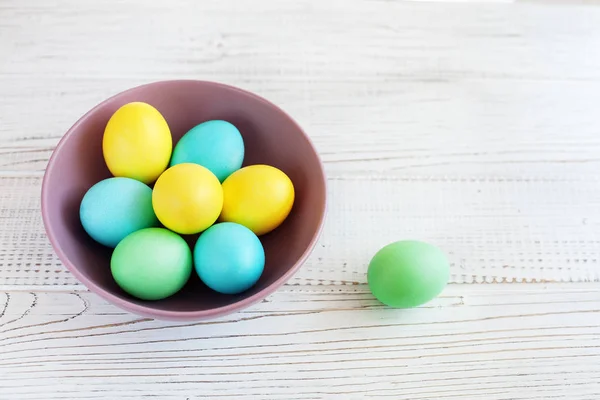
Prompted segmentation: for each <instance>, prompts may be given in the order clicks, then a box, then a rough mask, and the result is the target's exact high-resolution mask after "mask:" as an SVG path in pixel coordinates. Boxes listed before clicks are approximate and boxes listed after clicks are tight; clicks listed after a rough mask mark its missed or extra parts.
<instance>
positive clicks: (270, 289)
mask: <svg viewBox="0 0 600 400" xmlns="http://www.w3.org/2000/svg"><path fill="white" fill-rule="evenodd" d="M177 83H179V84H186V83H188V84H201V85H207V86H213V87H218V88H222V89H227V90H232V91H235V92H238V93H240V94H243V95H246V96H250V97H252V98H254V99H255V100H257V101H259V102H262V103H265V104H266V105H267V106H269V107H272V108H275V109H276V110H277V111H279V112H280V113H282V114H283V115H284V116H285V117H286V118H288V119H289V120H290V121H291V122H292V124H293V125H294V126H295V127H296V129H297V130H298V131H299V132H301V133H302V135H303V136H304V138H305V139H306V140H307V142H308V144H309V146H310V147H311V149H312V151H313V152H314V154H315V156H316V157H317V160H318V166H319V170H320V175H321V177H322V180H323V186H324V190H325V196H324V204H323V209H322V212H321V215H320V217H319V224H318V227H317V231H316V232H315V234H314V235H313V238H312V239H311V241H310V242H309V244H308V246H307V247H306V249H305V250H304V252H303V253H302V255H301V256H300V257H299V258H298V260H296V262H295V263H294V265H293V266H292V267H291V268H290V269H288V270H287V271H286V272H285V273H284V274H283V275H282V276H281V277H279V278H278V279H277V280H276V281H274V282H273V283H272V284H270V285H269V286H267V287H265V288H264V289H262V290H260V291H258V292H256V293H254V294H253V295H252V296H250V297H247V298H244V299H242V300H239V301H236V302H235V303H231V304H228V305H225V306H221V307H216V308H211V309H208V310H201V311H170V310H161V309H156V308H153V307H152V306H146V305H141V304H136V303H133V302H131V301H129V300H127V299H123V298H120V297H117V296H116V295H114V294H112V293H110V292H108V291H106V290H104V289H103V288H101V287H100V286H99V285H97V284H96V283H95V282H94V281H93V280H90V279H88V278H87V277H86V276H85V275H83V274H82V273H81V272H80V271H79V269H78V268H77V267H76V266H75V265H73V264H72V263H71V262H70V261H69V259H68V257H67V255H66V254H65V252H64V251H63V249H62V248H61V246H60V245H59V244H58V240H57V236H56V234H55V232H54V229H53V228H52V225H51V224H50V222H49V211H48V204H47V203H48V197H49V191H50V189H49V187H48V179H49V178H48V176H49V175H50V174H49V172H51V171H52V170H53V169H54V164H55V163H56V159H57V157H58V154H59V153H60V150H61V149H62V147H64V145H65V143H66V142H67V141H68V140H69V138H70V137H71V136H72V135H73V134H74V132H75V131H76V130H77V129H78V128H79V126H80V125H81V124H82V123H83V122H84V121H85V120H87V119H88V118H89V117H90V116H91V115H92V114H93V113H95V112H96V110H97V109H98V108H100V107H101V106H103V105H104V104H106V103H109V102H111V101H112V100H114V99H115V98H117V97H119V96H122V95H124V94H127V93H130V92H133V91H136V90H139V89H142V88H144V87H148V86H154V85H163V84H177ZM327 186H328V185H327V176H326V174H325V168H324V166H323V161H322V160H321V157H320V155H319V153H318V151H317V149H316V146H315V145H314V143H313V141H312V140H311V138H310V137H309V136H308V135H307V133H306V132H305V131H304V129H302V127H301V126H300V125H299V124H298V123H297V122H296V120H295V119H294V118H292V116H290V115H289V114H288V113H287V112H286V111H284V110H283V109H281V108H280V107H279V106H277V105H276V104H274V103H272V102H271V101H269V100H267V99H265V98H263V97H261V96H259V95H257V94H254V93H252V92H250V91H247V90H244V89H240V88H238V87H235V86H232V85H228V84H224V83H219V82H214V81H205V80H194V79H173V80H161V81H154V82H150V83H145V84H142V85H138V86H134V87H132V88H129V89H127V90H124V91H121V92H119V93H116V94H114V95H112V96H110V97H108V98H107V99H106V100H104V101H102V102H100V103H98V104H96V105H95V106H94V107H92V108H91V109H90V110H89V111H87V112H86V113H85V114H83V116H81V117H80V118H79V119H78V120H77V121H76V122H75V123H74V124H73V125H72V126H71V127H70V128H69V129H68V130H67V132H66V133H65V134H64V135H63V137H62V138H61V139H60V141H59V142H58V144H57V145H56V147H55V148H54V150H53V151H52V155H51V156H50V159H49V160H48V164H47V165H46V169H45V170H44V177H43V179H42V191H41V212H42V220H43V223H44V229H45V231H46V236H47V237H48V239H49V240H50V243H51V245H52V248H53V249H54V251H55V253H56V255H57V256H58V258H59V259H60V261H61V262H62V263H63V264H64V265H65V266H66V267H67V269H68V270H69V271H70V272H71V273H72V274H73V275H74V276H75V278H77V280H79V282H81V283H82V284H83V285H84V286H85V287H87V288H88V289H89V290H90V291H91V292H93V293H96V294H97V295H99V296H100V297H102V298H103V299H105V300H106V301H108V302H109V303H111V304H113V305H115V306H117V307H119V308H121V309H124V310H126V311H129V312H132V313H134V314H138V315H141V316H145V317H151V318H154V319H164V320H181V321H191V320H202V319H207V318H211V317H217V316H224V315H226V314H231V313H233V312H235V311H239V310H242V309H245V308H247V307H250V306H252V305H254V304H256V303H258V302H259V301H261V300H263V299H264V298H265V297H267V296H268V295H270V294H272V293H274V292H275V291H276V290H277V289H279V288H280V287H281V286H283V285H284V284H285V283H286V282H287V281H288V280H289V279H290V278H291V277H292V276H293V275H294V274H295V273H296V272H297V271H298V269H300V267H301V266H302V265H303V264H304V263H305V262H306V260H307V258H308V257H309V255H310V254H311V253H312V251H313V249H314V247H315V245H316V244H317V242H318V241H319V238H320V236H321V234H322V232H323V227H324V224H325V218H326V215H327V211H328V210H327V209H328V206H327V191H328V188H327Z"/></svg>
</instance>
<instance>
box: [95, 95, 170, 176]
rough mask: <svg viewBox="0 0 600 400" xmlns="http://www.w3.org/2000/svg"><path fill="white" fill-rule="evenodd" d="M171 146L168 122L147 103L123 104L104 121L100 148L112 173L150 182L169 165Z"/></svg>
mask: <svg viewBox="0 0 600 400" xmlns="http://www.w3.org/2000/svg"><path fill="white" fill-rule="evenodd" d="M172 150H173V139H172V138H171V131H170V130H169V125H167V121H166V120H165V119H164V117H163V116H162V115H161V113H160V112H158V110H157V109H156V108H154V107H152V106H151V105H150V104H146V103H141V102H134V103H128V104H125V105H124V106H122V107H121V108H119V109H118V110H117V111H116V112H115V113H114V114H113V115H112V117H110V120H109V121H108V124H106V129H105V130H104V137H103V139H102V151H103V153H104V160H105V161H106V165H107V166H108V169H109V170H110V172H111V173H112V174H113V175H114V176H124V177H127V178H133V179H137V180H138V181H142V182H144V183H146V184H149V183H152V182H154V181H155V180H156V178H158V176H159V175H160V174H161V173H162V172H163V171H164V170H165V169H166V168H167V166H168V165H169V160H170V158H171V151H172Z"/></svg>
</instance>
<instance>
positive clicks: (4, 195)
mask: <svg viewBox="0 0 600 400" xmlns="http://www.w3.org/2000/svg"><path fill="white" fill-rule="evenodd" d="M40 184H41V179H40V177H36V176H33V177H26V176H17V177H6V176H5V177H0V223H1V224H2V229H0V289H4V290H8V289H10V288H42V287H43V288H44V290H46V289H49V288H50V287H52V288H54V289H61V288H62V289H65V287H64V286H66V287H68V288H77V287H79V286H78V283H77V281H76V280H75V278H74V277H73V276H72V275H71V274H70V273H68V272H67V271H66V269H64V268H63V267H62V265H61V263H60V261H59V260H58V259H57V258H56V256H55V255H54V252H53V250H52V248H51V246H50V244H49V243H48V240H47V238H46V236H45V233H44V229H43V225H42V221H41V215H40V210H39V196H40V193H39V191H40V189H39V188H40ZM328 185H329V188H328V190H329V214H328V216H327V222H326V226H325V229H324V232H323V234H322V237H321V240H320V242H319V244H318V245H317V247H316V249H315V250H314V252H313V254H312V255H311V257H310V258H309V260H308V262H307V263H306V264H305V265H304V267H303V268H302V269H301V270H300V271H299V273H298V274H297V275H296V276H295V277H293V278H292V280H291V281H290V284H295V285H296V284H297V285H331V284H348V285H354V284H360V283H365V282H366V269H367V265H368V262H369V260H370V258H371V257H372V256H373V254H375V252H376V251H377V250H378V249H379V248H380V247H382V246H384V245H385V244H387V243H390V242H392V241H395V240H401V239H418V240H425V241H430V242H433V243H435V244H437V245H439V246H440V247H441V248H443V249H444V250H445V251H446V252H447V253H448V255H449V258H450V260H451V263H452V266H451V268H452V269H451V273H452V276H451V281H452V282H466V283H471V282H513V281H517V282H521V281H526V282H532V281H535V282H549V281H553V282H559V281H598V280H599V279H600V259H599V258H598V249H599V248H600V238H599V237H598V232H600V230H599V229H598V228H599V224H600V214H599V212H600V211H599V207H598V205H599V204H600V182H599V181H598V180H588V179H580V180H572V179H563V178H553V179H550V178H535V177H532V178H521V179H478V178H473V179H469V178H463V179H453V178H428V177H423V178H404V177H392V176H389V175H385V176H377V175H369V176H356V175H352V176H348V177H345V176H338V177H332V178H330V179H329V180H328Z"/></svg>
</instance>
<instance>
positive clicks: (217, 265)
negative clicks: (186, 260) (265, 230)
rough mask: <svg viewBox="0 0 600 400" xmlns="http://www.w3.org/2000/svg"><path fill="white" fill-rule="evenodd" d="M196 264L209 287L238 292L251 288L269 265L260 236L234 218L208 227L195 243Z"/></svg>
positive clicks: (198, 271)
mask: <svg viewBox="0 0 600 400" xmlns="http://www.w3.org/2000/svg"><path fill="white" fill-rule="evenodd" d="M194 266H195V268H196V272H197V273H198V276H199V277H200V279H201V280H202V282H204V283H205V284H206V286H208V287H209V288H211V289H213V290H214V291H217V292H219V293H225V294H236V293H241V292H243V291H245V290H248V289H249V288H251V287H252V286H253V285H254V284H255V283H256V282H257V281H258V279H259V278H260V276H261V275H262V273H263V269H264V266H265V251H264V249H263V246H262V243H261V242H260V240H259V239H258V237H257V236H256V235H255V234H254V233H253V232H252V231H251V230H250V229H248V228H246V227H245V226H243V225H239V224H236V223H233V222H223V223H220V224H216V225H213V226H211V227H210V228H208V229H207V230H206V231H204V232H203V233H202V234H201V235H200V237H199V238H198V241H197V242H196V245H195V246H194Z"/></svg>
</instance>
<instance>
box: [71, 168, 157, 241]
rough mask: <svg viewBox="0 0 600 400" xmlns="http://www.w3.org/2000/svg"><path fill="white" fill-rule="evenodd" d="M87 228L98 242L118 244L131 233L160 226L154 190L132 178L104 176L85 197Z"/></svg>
mask: <svg viewBox="0 0 600 400" xmlns="http://www.w3.org/2000/svg"><path fill="white" fill-rule="evenodd" d="M79 218H80V220H81V224H82V225H83V229H85V231H86V232H87V233H88V234H89V235H90V236H91V237H92V238H93V239H94V240H95V241H97V242H99V243H101V244H103V245H105V246H108V247H115V246H116V245H117V244H118V243H119V242H120V241H121V240H123V238H125V237H126V236H127V235H129V234H130V233H133V232H135V231H138V230H140V229H143V228H149V227H152V226H158V224H159V223H158V219H157V218H156V215H155V214H154V210H153V208H152V189H150V188H149V187H148V186H147V185H145V184H143V183H142V182H140V181H137V180H135V179H130V178H109V179H104V180H103V181H100V182H98V183H96V184H95V185H94V186H92V187H91V188H90V189H89V190H88V191H87V192H86V194H85V195H84V196H83V200H82V201H81V205H80V207H79Z"/></svg>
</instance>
